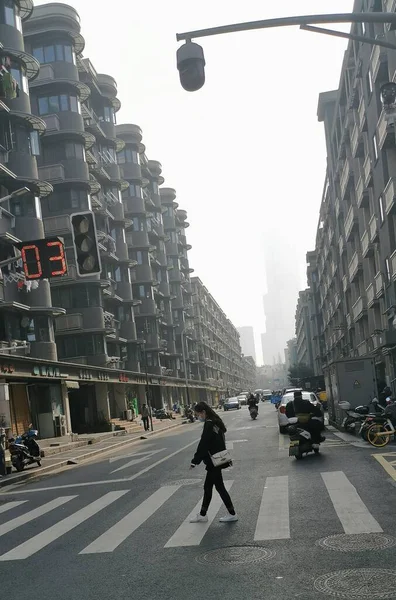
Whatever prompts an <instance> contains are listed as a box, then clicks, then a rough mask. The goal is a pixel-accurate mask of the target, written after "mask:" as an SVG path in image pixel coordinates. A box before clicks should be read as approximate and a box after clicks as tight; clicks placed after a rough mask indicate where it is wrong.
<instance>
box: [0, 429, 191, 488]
mask: <svg viewBox="0 0 396 600" xmlns="http://www.w3.org/2000/svg"><path fill="white" fill-rule="evenodd" d="M198 442H199V440H194V441H193V442H190V443H189V444H187V445H186V446H183V448H180V449H179V450H176V451H175V452H172V453H171V454H168V455H167V456H164V457H163V458H161V459H160V460H157V462H155V463H153V464H152V465H149V466H148V467H145V468H144V469H142V470H141V471H139V473H135V475H132V476H131V477H122V478H120V479H103V480H101V481H85V482H83V483H70V484H66V485H52V486H48V487H42V488H37V489H34V490H32V489H29V487H27V488H26V489H21V490H15V489H13V490H12V492H11V493H12V495H13V496H14V495H15V494H32V493H34V492H49V491H50V490H65V489H70V488H76V487H89V486H91V485H108V484H109V483H128V481H134V480H135V479H137V478H138V477H140V476H141V475H144V474H145V473H148V471H151V469H154V468H155V467H158V465H161V464H162V463H163V462H165V461H166V460H169V459H170V458H173V457H174V456H176V455H177V454H180V452H184V450H187V448H191V446H193V445H194V444H197V443H198ZM187 463H188V464H189V461H187ZM8 493H10V492H8ZM6 494H7V492H3V493H1V492H0V496H1V495H6Z"/></svg>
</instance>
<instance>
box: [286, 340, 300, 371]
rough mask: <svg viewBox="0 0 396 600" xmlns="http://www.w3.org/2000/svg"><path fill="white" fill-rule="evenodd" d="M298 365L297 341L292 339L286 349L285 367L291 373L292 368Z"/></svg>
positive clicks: (287, 343)
mask: <svg viewBox="0 0 396 600" xmlns="http://www.w3.org/2000/svg"><path fill="white" fill-rule="evenodd" d="M296 364H297V339H296V338H292V339H291V340H288V341H287V342H286V348H285V367H286V371H289V369H290V367H293V366H294V365H296Z"/></svg>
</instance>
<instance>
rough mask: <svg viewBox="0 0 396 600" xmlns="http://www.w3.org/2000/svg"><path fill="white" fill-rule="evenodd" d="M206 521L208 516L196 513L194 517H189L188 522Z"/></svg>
mask: <svg viewBox="0 0 396 600" xmlns="http://www.w3.org/2000/svg"><path fill="white" fill-rule="evenodd" d="M207 522H208V516H207V515H205V516H204V517H203V516H202V515H199V514H198V515H197V516H196V517H193V518H192V519H190V523H207Z"/></svg>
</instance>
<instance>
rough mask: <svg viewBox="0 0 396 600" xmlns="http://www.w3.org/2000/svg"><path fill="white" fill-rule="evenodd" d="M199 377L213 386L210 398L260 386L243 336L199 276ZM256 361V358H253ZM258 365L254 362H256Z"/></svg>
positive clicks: (196, 302) (196, 330)
mask: <svg viewBox="0 0 396 600" xmlns="http://www.w3.org/2000/svg"><path fill="white" fill-rule="evenodd" d="M191 283H192V291H193V305H194V312H193V314H194V333H193V336H194V339H195V340H196V341H197V348H198V369H197V376H198V377H199V379H200V380H201V381H207V382H208V383H209V385H210V386H211V387H210V388H209V389H208V395H213V394H216V393H217V390H223V391H224V390H225V391H226V392H227V393H228V394H229V395H230V396H232V395H233V394H237V393H238V392H241V391H248V390H253V389H255V387H256V372H255V369H253V366H252V364H251V363H250V361H248V360H245V359H244V358H243V357H242V355H241V345H240V339H239V333H238V330H237V329H236V327H234V325H233V324H232V323H231V321H230V320H229V319H228V318H227V316H226V315H225V313H224V312H223V311H222V309H221V308H220V306H219V305H218V304H217V302H216V301H215V299H214V298H213V296H212V295H211V294H210V293H209V291H208V290H207V288H206V287H205V286H204V284H203V283H202V281H201V280H200V279H199V278H198V277H193V278H192V279H191ZM252 360H253V359H252ZM253 362H254V361H253Z"/></svg>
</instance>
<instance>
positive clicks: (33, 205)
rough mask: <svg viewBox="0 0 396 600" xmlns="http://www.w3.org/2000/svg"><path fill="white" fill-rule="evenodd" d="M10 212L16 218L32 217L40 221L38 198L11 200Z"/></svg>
mask: <svg viewBox="0 0 396 600" xmlns="http://www.w3.org/2000/svg"><path fill="white" fill-rule="evenodd" d="M10 211H11V213H12V214H13V215H15V216H16V217H34V218H36V219H41V205H40V198H35V197H34V196H29V195H28V196H24V197H23V198H11V200H10Z"/></svg>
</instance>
